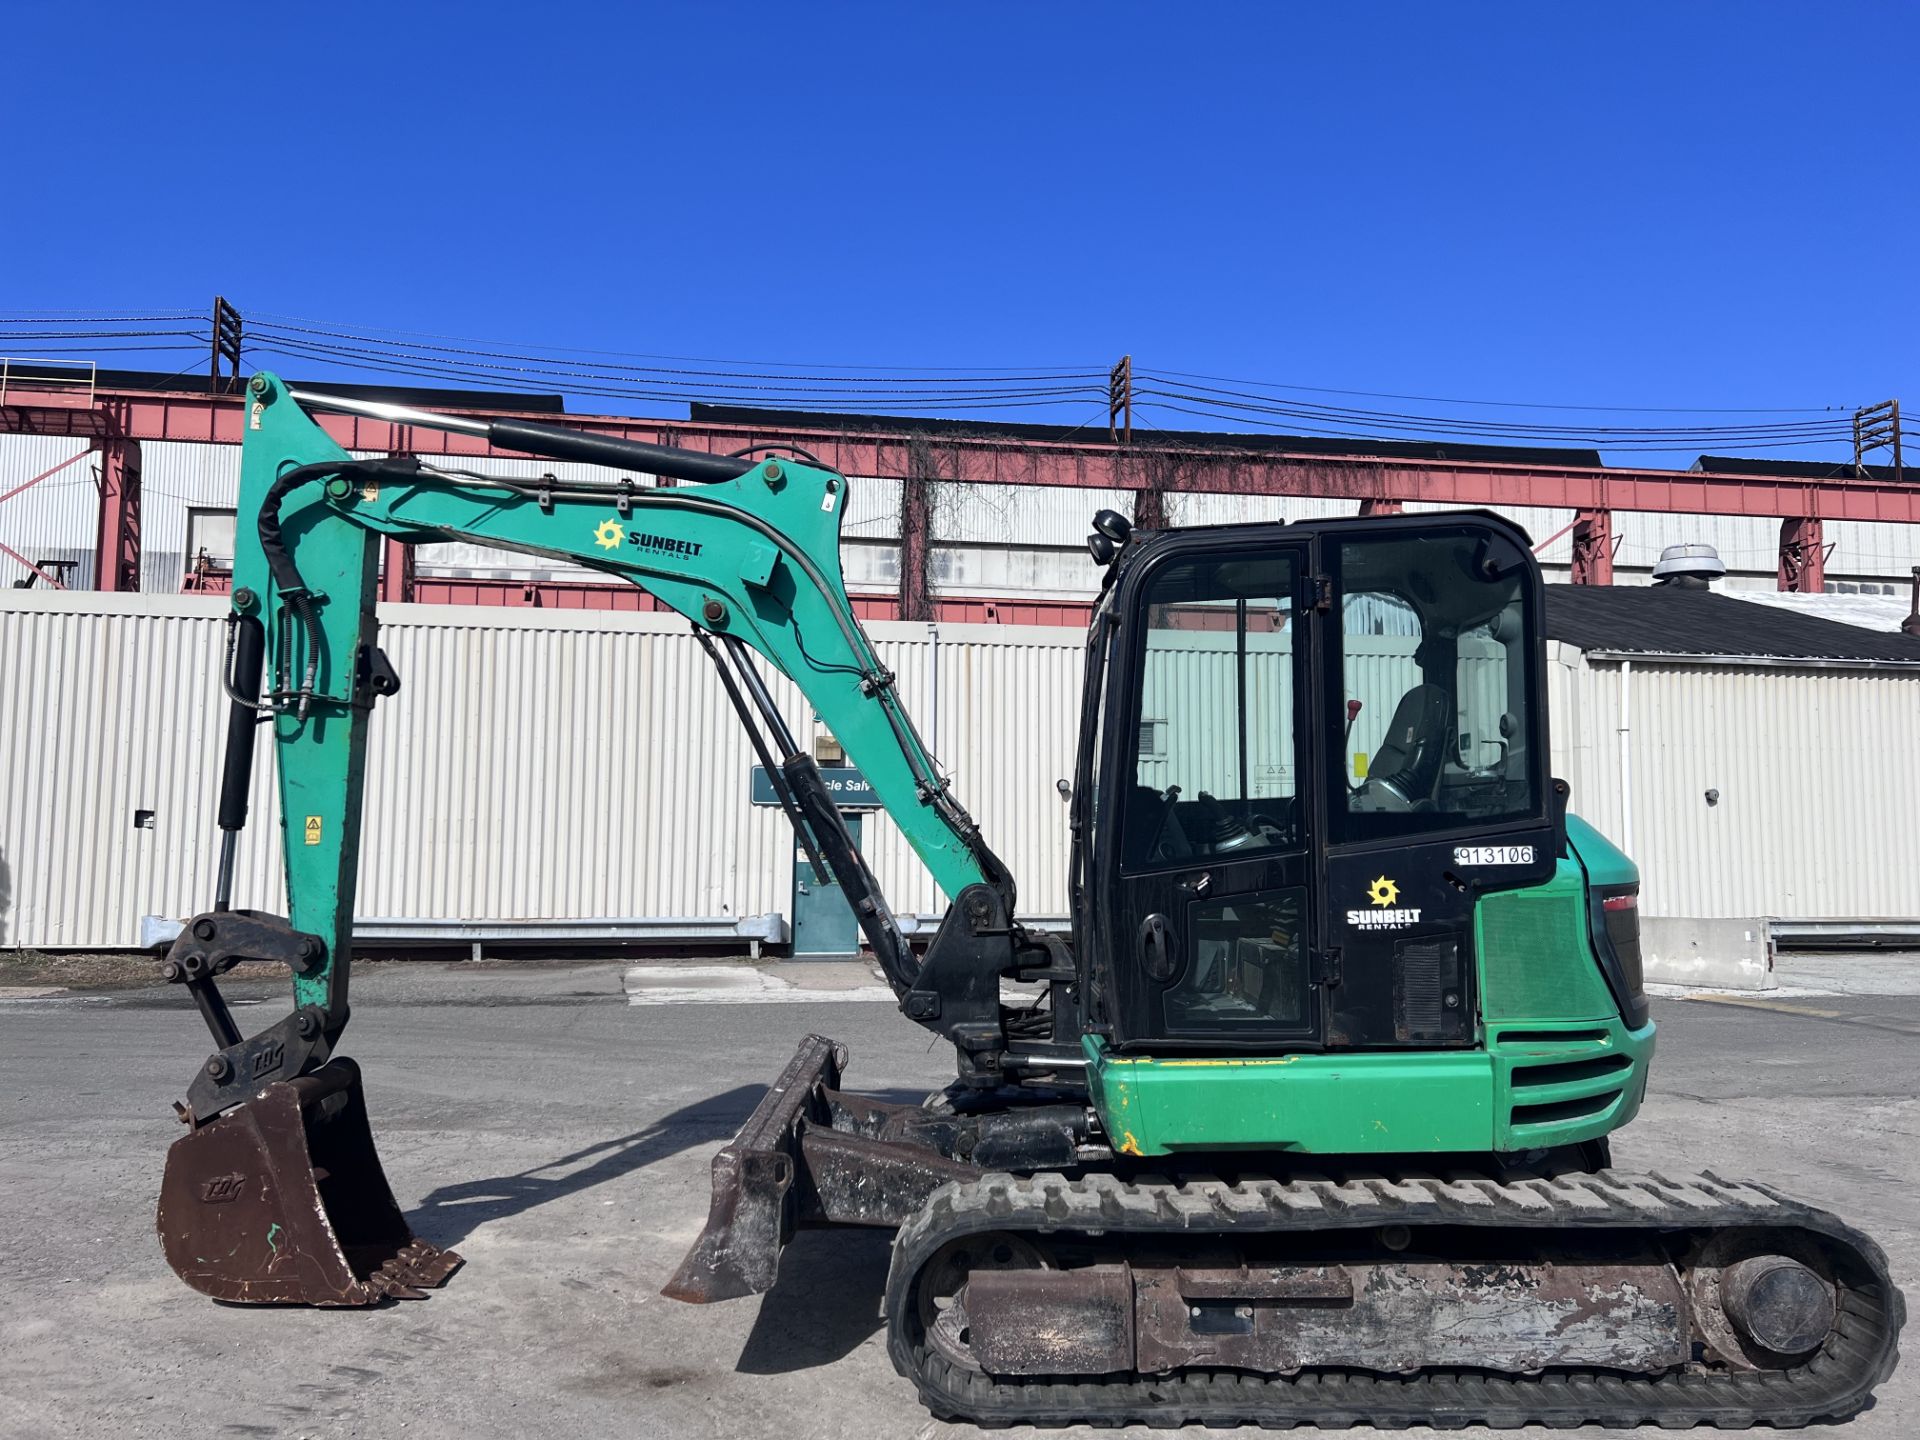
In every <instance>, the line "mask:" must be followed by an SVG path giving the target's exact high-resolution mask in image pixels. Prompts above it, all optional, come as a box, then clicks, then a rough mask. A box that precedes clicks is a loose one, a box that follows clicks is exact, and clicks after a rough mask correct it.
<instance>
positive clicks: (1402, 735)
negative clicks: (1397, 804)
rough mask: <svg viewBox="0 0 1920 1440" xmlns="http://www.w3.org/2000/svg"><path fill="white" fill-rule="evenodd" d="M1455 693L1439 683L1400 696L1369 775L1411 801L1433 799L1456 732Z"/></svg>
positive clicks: (1418, 801) (1414, 689)
mask: <svg viewBox="0 0 1920 1440" xmlns="http://www.w3.org/2000/svg"><path fill="white" fill-rule="evenodd" d="M1453 719H1454V716H1453V694H1452V692H1451V691H1448V690H1445V689H1442V688H1441V687H1440V686H1438V685H1416V686H1414V687H1413V688H1412V689H1411V690H1409V691H1407V693H1406V694H1404V695H1402V696H1401V697H1400V703H1399V704H1398V705H1396V706H1395V707H1394V711H1393V720H1392V723H1390V724H1389V725H1388V726H1387V736H1386V739H1384V740H1383V741H1381V742H1380V748H1379V749H1378V750H1377V751H1375V752H1374V756H1373V761H1372V763H1371V764H1369V765H1368V766H1367V774H1368V775H1369V776H1370V777H1371V778H1372V779H1375V780H1378V781H1381V782H1382V783H1384V784H1387V785H1391V786H1392V787H1393V788H1394V789H1395V790H1398V791H1399V792H1400V793H1401V794H1402V795H1404V796H1405V797H1406V799H1407V801H1408V803H1409V804H1412V805H1416V806H1417V805H1420V804H1422V803H1424V802H1426V801H1430V800H1432V799H1433V787H1434V784H1435V782H1437V781H1438V780H1439V778H1440V767H1441V765H1442V764H1444V763H1445V761H1446V758H1447V743H1448V741H1449V740H1450V739H1451V738H1452V735H1453Z"/></svg>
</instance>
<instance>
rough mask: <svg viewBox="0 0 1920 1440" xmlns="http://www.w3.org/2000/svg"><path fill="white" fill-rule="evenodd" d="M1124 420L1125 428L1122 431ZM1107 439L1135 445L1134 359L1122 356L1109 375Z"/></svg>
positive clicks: (1129, 356)
mask: <svg viewBox="0 0 1920 1440" xmlns="http://www.w3.org/2000/svg"><path fill="white" fill-rule="evenodd" d="M1123 419H1124V424H1125V428H1124V429H1122V422H1123ZM1107 438H1108V439H1109V440H1114V441H1119V440H1122V439H1124V440H1125V442H1126V443H1127V444H1129V445H1131V444H1132V443H1133V357H1132V356H1131V355H1122V356H1121V357H1120V363H1119V364H1118V365H1116V366H1114V367H1113V369H1112V371H1111V372H1109V374H1108V375H1107Z"/></svg>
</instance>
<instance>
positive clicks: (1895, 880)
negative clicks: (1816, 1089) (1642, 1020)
mask: <svg viewBox="0 0 1920 1440" xmlns="http://www.w3.org/2000/svg"><path fill="white" fill-rule="evenodd" d="M1622 594H1624V595H1626V596H1627V600H1626V601H1624V602H1622V601H1618V600H1614V601H1608V600H1606V599H1604V598H1602V599H1601V600H1598V601H1595V600H1594V599H1593V598H1592V597H1595V596H1600V597H1606V596H1609V595H1616V596H1617V595H1622ZM1549 596H1550V598H1549V630H1550V633H1551V634H1554V635H1557V636H1561V637H1563V638H1559V639H1556V640H1554V641H1553V643H1552V644H1551V645H1550V653H1551V659H1552V661H1553V664H1552V668H1551V677H1552V678H1551V701H1552V706H1553V724H1554V729H1553V758H1554V769H1555V773H1557V774H1559V775H1561V776H1563V777H1565V778H1566V779H1568V780H1569V781H1570V782H1571V783H1572V786H1573V792H1574V808H1575V809H1576V810H1577V811H1578V812H1579V813H1581V814H1582V815H1584V816H1586V817H1587V818H1588V819H1589V820H1591V821H1592V822H1594V823H1595V824H1596V825H1598V826H1599V827H1600V828H1601V829H1602V830H1603V831H1605V832H1607V833H1608V834H1610V835H1612V836H1614V837H1615V838H1616V839H1618V840H1620V841H1621V842H1622V843H1623V844H1624V845H1625V846H1626V847H1627V848H1629V849H1630V851H1631V853H1633V854H1634V855H1635V858H1636V859H1637V860H1638V861H1639V862H1640V864H1641V867H1642V869H1643V871H1644V873H1645V875H1646V890H1645V898H1644V905H1643V909H1644V911H1645V913H1646V914H1648V915H1649V916H1652V917H1655V918H1660V917H1666V918H1685V919H1689V920H1703V919H1712V918H1728V919H1740V920H1755V919H1757V918H1758V917H1763V916H1769V915H1773V916H1786V917H1793V918H1801V919H1808V918H1848V919H1852V920H1860V919H1874V918H1880V919H1905V918H1908V917H1913V916H1915V915H1917V914H1920V896H1916V894H1915V890H1914V885H1913V880H1912V877H1913V876H1914V875H1915V874H1916V873H1920V835H1916V832H1915V826H1914V824H1913V817H1914V816H1915V815H1916V814H1920V767H1915V766H1913V765H1911V764H1910V763H1908V759H1907V757H1908V754H1909V751H1910V748H1911V744H1912V739H1913V737H1914V736H1915V735H1916V734H1920V641H1906V640H1903V639H1901V638H1900V637H1894V636H1876V635H1872V634H1870V633H1869V632H1866V631H1862V630H1857V629H1855V628H1853V627H1849V626H1837V625H1832V624H1830V623H1828V622H1822V621H1818V620H1805V619H1800V624H1801V625H1802V626H1803V627H1804V626H1806V625H1812V626H1814V627H1815V631H1814V632H1808V631H1806V630H1805V629H1804V628H1803V629H1801V630H1798V631H1796V632H1794V636H1792V637H1789V638H1790V639H1791V641H1792V643H1787V642H1785V641H1782V640H1781V639H1780V637H1781V635H1782V634H1783V633H1785V632H1784V631H1783V626H1784V624H1785V620H1783V619H1782V618H1781V617H1782V616H1785V619H1786V620H1793V619H1799V618H1800V617H1795V616H1793V615H1791V614H1790V613H1789V612H1781V611H1768V610H1762V609H1761V608H1759V607H1758V606H1749V605H1746V604H1743V603H1740V602H1736V601H1734V600H1732V599H1728V598H1724V597H1721V596H1717V595H1707V596H1683V595H1672V594H1668V593H1667V592H1665V591H1647V590H1639V591H1633V592H1628V591H1621V590H1607V589H1603V588H1598V587H1554V589H1553V590H1551V591H1550V592H1549ZM1569 597H1571V599H1569ZM1694 601H1706V602H1711V605H1710V607H1709V608H1711V609H1713V610H1715V611H1716V612H1717V613H1716V614H1714V615H1710V616H1706V617H1705V618H1704V619H1703V618H1702V616H1701V614H1700V608H1701V607H1699V606H1698V605H1694V606H1693V608H1692V610H1691V611H1690V612H1689V614H1690V616H1691V618H1690V619H1689V620H1688V622H1687V625H1686V626H1682V627H1680V628H1678V629H1676V628H1674V627H1672V626H1669V627H1668V629H1667V631H1666V632H1664V633H1667V634H1669V635H1681V636H1691V637H1693V638H1691V639H1689V640H1687V642H1686V645H1687V646H1688V647H1690V648H1683V647H1682V646H1681V644H1680V643H1679V642H1678V641H1674V640H1669V641H1667V642H1665V643H1664V648H1663V645H1662V643H1658V642H1659V635H1660V634H1661V633H1663V632H1661V631H1660V630H1659V629H1658V626H1657V624H1655V628H1653V629H1648V628H1647V627H1648V625H1649V624H1654V622H1657V621H1659V620H1661V619H1662V618H1664V617H1662V616H1661V615H1660V614H1659V613H1658V612H1656V611H1645V610H1644V606H1645V605H1647V604H1653V605H1655V606H1672V605H1686V604H1689V603H1690V602H1694ZM1569 603H1570V604H1572V605H1574V606H1577V607H1592V606H1596V605H1614V606H1619V605H1623V604H1633V603H1640V604H1641V605H1642V606H1643V611H1642V612H1641V613H1640V614H1639V617H1638V619H1635V618H1634V616H1633V615H1630V614H1628V613H1627V612H1626V611H1625V610H1621V611H1620V612H1619V613H1616V614H1613V615H1612V616H1611V617H1609V616H1608V615H1604V614H1598V615H1596V614H1588V615H1586V617H1585V618H1584V619H1581V618H1580V617H1578V616H1575V617H1574V618H1572V619H1568V618H1566V617H1565V615H1563V614H1562V613H1561V612H1562V611H1563V609H1564V606H1565V605H1567V604H1569ZM1727 607H1731V611H1730V612H1729V611H1728V609H1727ZM225 608H226V607H225V602H224V600H223V599H221V598H219V597H213V596H206V597H199V596H178V595H89V594H85V593H65V594H62V593H56V592H47V591H22V590H0V674H4V675H5V676H6V682H7V694H8V703H7V704H6V705H5V706H4V707H0V946H16V945H18V946H34V947H78V948H107V947H126V946H133V945H135V944H137V943H138V942H139V939H140V917H141V916H143V915H148V914H152V915H162V916H182V915H186V914H190V913H192V912H194V911H195V910H197V909H199V908H202V907H203V906H204V905H205V904H206V903H207V902H208V900H209V899H210V897H211V895H212V893H213V881H214V857H215V851H216V843H215V830H214V820H213V816H214V808H215V793H216V789H217V786H218V768H219V752H220V743H221V734H222V731H223V727H224V706H223V705H221V704H220V703H218V700H217V697H218V684H219V682H218V667H219V664H220V658H221V653H222V625H221V617H222V616H223V614H224V613H225ZM1650 615H1651V616H1652V617H1653V619H1652V620H1651V621H1650V620H1649V618H1648V617H1649V616H1650ZM1741 615H1750V616H1752V617H1756V623H1747V624H1743V623H1740V622H1739V617H1740V616H1741ZM381 619H382V622H383V627H384V628H383V644H384V645H385V647H386V649H387V650H388V653H389V654H390V655H391V656H392V658H393V661H394V663H395V665H396V666H397V668H398V669H399V671H400V674H401V676H402V679H403V682H404V684H403V689H402V690H401V692H400V694H399V695H398V696H397V697H395V698H393V699H392V700H388V701H383V702H382V703H381V706H380V708H379V710H378V711H377V712H376V715H375V721H374V729H373V744H372V752H371V756H370V761H369V781H368V787H369V788H368V811H369V823H368V833H367V836H366V840H365V843H364V846H363V852H362V870H361V887H360V904H359V913H360V915H361V916H362V917H365V919H366V922H367V923H366V928H367V929H369V930H370V931H372V932H374V933H377V934H380V935H384V936H388V937H401V938H404V937H407V936H418V935H420V934H421V933H422V931H423V929H425V930H436V929H437V931H438V932H439V933H441V934H452V933H454V932H453V929H452V927H456V926H458V927H467V929H469V930H472V931H474V932H475V933H478V934H481V935H499V936H510V935H512V934H514V933H516V927H524V926H525V925H526V924H527V923H528V922H532V921H538V922H565V924H566V925H568V926H572V927H574V928H573V929H572V930H571V931H569V932H567V933H571V934H575V935H579V936H582V937H596V936H619V937H622V938H670V937H687V936H692V937H699V938H709V939H719V938H726V937H733V938H736V939H745V940H752V939H755V938H777V937H778V936H779V935H780V934H781V933H783V921H784V919H785V917H787V916H788V915H790V913H791V905H792V894H793V889H792V887H793V873H792V871H793V846H792V843H791V840H790V837H789V836H788V834H787V832H786V830H785V822H784V821H783V820H782V819H781V818H780V816H779V814H778V812H777V811H771V810H764V809H760V810H756V809H753V808H751V807H750V806H749V804H748V798H747V791H748V770H749V766H750V763H751V756H750V754H749V751H748V747H747V745H746V743H745V741H744V739H743V738H742V737H741V735H740V733H739V729H738V726H737V724H736V722H735V720H734V718H733V716H732V713H731V712H730V711H729V710H728V708H727V705H726V702H725V698H724V696H723V695H722V693H721V691H720V689H719V686H718V684H717V682H716V681H715V680H714V678H713V676H712V674H711V671H710V667H709V666H708V664H707V662H706V659H705V657H704V655H703V654H702V653H701V652H700V650H699V649H698V647H697V646H696V645H695V644H694V643H693V642H692V640H691V639H690V638H689V636H688V633H687V629H686V627H685V625H684V623H683V622H681V621H679V620H677V619H676V618H674V617H671V616H663V615H649V614H626V613H618V612H612V611H565V612H562V611H540V610H502V609H491V608H482V607H473V606H432V605H401V606H391V607H383V610H382V614H381ZM870 629H871V631H872V633H873V634H874V637H875V640H876V642H877V643H878V646H879V649H880V651H881V655H882V658H883V660H884V661H885V663H886V664H887V665H888V666H889V667H891V668H892V669H894V670H895V671H896V672H898V674H899V676H900V683H901V691H902V694H903V696H904V698H905V700H906V702H907V704H908V706H909V708H910V709H911V711H912V712H913V714H914V715H915V716H916V717H917V718H918V719H919V721H920V724H921V728H922V730H923V732H924V733H925V735H926V738H927V740H928V742H929V744H930V745H931V746H932V748H933V749H934V750H935V752H936V753H937V754H938V755H940V756H941V757H942V758H943V760H944V761H945V762H946V764H947V766H948V767H949V769H950V770H951V771H952V772H953V775H954V783H955V788H956V791H957V793H958V794H959V795H960V796H961V797H962V799H963V800H964V801H965V802H966V803H967V805H968V807H969V808H970V809H971V810H972V811H973V813H974V815H975V816H976V818H978V819H979V821H980V822H981V824H982V826H983V827H984V829H985V832H986V834H987V835H988V837H989V838H990V840H991V841H992V842H993V844H994V845H995V847H996V848H997V849H998V850H999V851H1000V853H1001V854H1002V855H1003V856H1004V858H1005V859H1006V860H1007V862H1008V863H1009V865H1010V866H1011V867H1012V869H1013V871H1014V873H1015V874H1016V875H1017V876H1018V877H1019V879H1020V883H1021V887H1022V889H1021V910H1022V913H1024V914H1026V915H1028V916H1033V917H1048V916H1061V915H1064V913H1065V911H1066V908H1067V902H1066V894H1065V877H1066V865H1067V829H1066V813H1065V806H1064V805H1063V804H1062V803H1061V801H1060V798H1059V796H1058V794H1057V793H1056V791H1055V781H1056V780H1057V779H1059V778H1060V777H1063V776H1066V775H1068V774H1070V773H1071V764H1072V753H1073V746H1074V732H1075V719H1076V716H1077V713H1078V704H1079V685H1080V668H1081V644H1082V635H1081V632H1079V631H1078V630H1064V629H1054V628H1050V627H1041V626H1024V625H938V626H935V625H924V624H901V623H880V624H874V625H872V626H871V627H870ZM1712 633H1720V634H1721V635H1722V637H1723V638H1722V639H1721V641H1720V642H1719V643H1718V644H1717V646H1716V647H1715V653H1708V650H1707V649H1706V648H1705V647H1704V642H1703V641H1702V639H1701V638H1700V637H1702V636H1703V635H1710V634H1712ZM1809 633H1812V634H1813V638H1811V639H1809V638H1807V636H1808V635H1809ZM1568 637H1570V638H1568ZM1649 637H1652V638H1649ZM1756 637H1758V638H1761V639H1764V640H1765V642H1766V643H1765V644H1764V645H1761V644H1758V643H1756ZM1856 637H1866V638H1865V639H1864V640H1861V639H1858V638H1856ZM1876 642H1885V644H1884V646H1882V645H1879V644H1877V643H1876ZM1742 646H1745V647H1746V648H1745V651H1744V653H1742V650H1741V647H1742ZM1902 647H1904V648H1902ZM1387 649H1388V650H1390V649H1391V646H1390V645H1389V646H1387ZM1769 651H1770V652H1771V653H1768V652H1769ZM1784 651H1791V652H1793V653H1782V652H1784ZM1823 652H1828V653H1823ZM1831 652H1838V653H1831ZM1902 656H1907V657H1913V658H1901V657H1902ZM1876 657H1877V658H1876ZM1381 663H1385V664H1392V663H1397V662H1395V661H1394V659H1393V657H1392V656H1391V655H1389V654H1386V653H1385V652H1384V651H1383V655H1382V659H1381ZM778 698H779V700H780V703H781V704H782V706H783V708H784V709H785V710H786V712H787V714H788V718H789V723H790V724H792V725H793V726H794V728H795V730H796V733H801V734H805V733H806V727H807V725H808V724H809V723H810V721H811V717H810V715H809V714H808V712H807V711H806V709H805V707H804V705H803V704H802V703H801V702H800V700H799V698H798V696H797V694H796V693H795V692H793V691H792V690H791V689H790V688H789V687H785V686H782V687H781V688H780V690H779V692H778ZM270 748H271V747H267V746H263V747H261V751H260V761H259V763H260V765H261V767H262V771H261V773H260V774H259V775H257V776H256V777H255V789H254V793H255V796H256V797H257V800H256V808H255V814H254V817H253V821H252V824H251V825H250V826H249V829H248V831H247V832H246V840H245V844H244V845H243V847H242V851H241V863H240V877H241V878H240V884H239V889H238V893H237V899H238V902H239V903H242V904H247V905H251V906H254V907H256V908H262V909H269V910H274V909H279V908H281V906H282V895H281V884H280V879H279V875H278V871H277V864H276V863H275V856H274V850H275V846H274V844H273V843H271V842H273V840H274V839H275V829H274V827H275V826H276V825H277V824H278V816H277V815H276V814H275V813H274V812H273V808H272V800H271V795H272V787H271V785H270V784H269V783H268V777H267V775H266V773H265V766H266V764H267V763H268V762H267V754H268V751H269V750H270ZM1709 792H1713V798H1711V799H1709ZM864 845H865V849H866V851H867V853H868V855H869V857H870V859H871V860H872V862H873V865H874V869H875V871H876V873H877V875H878V877H879V879H880V881H881V884H882V886H883V888H884V889H885V891H886V893H887V894H888V895H889V897H890V898H891V899H892V900H893V902H894V904H895V906H896V907H897V908H898V909H899V910H900V911H901V912H903V913H904V914H916V913H917V914H922V915H933V914H937V913H938V912H939V910H940V909H941V908H942V906H943V903H944V902H943V900H942V898H941V896H940V895H939V893H938V892H937V890H936V889H935V888H934V887H933V885H932V882H931V880H930V879H929V878H928V876H927V875H926V872H925V870H924V869H923V868H922V867H921V866H920V864H919V863H918V861H917V860H916V859H915V858H914V856H913V855H912V852H911V851H910V850H908V848H907V847H906V846H905V844H904V843H903V842H902V841H901V840H900V838H899V836H898V834H897V832H895V831H894V830H893V828H892V826H891V825H890V824H889V823H887V822H886V820H885V819H884V817H874V819H873V820H872V821H871V822H870V823H869V825H868V827H867V830H866V835H865V839H864ZM769 916H772V917H780V918H779V919H776V920H774V921H771V922H770V921H768V920H767V919H765V918H764V917H769ZM614 922H617V923H614ZM461 933H465V931H462V932H461Z"/></svg>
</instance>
